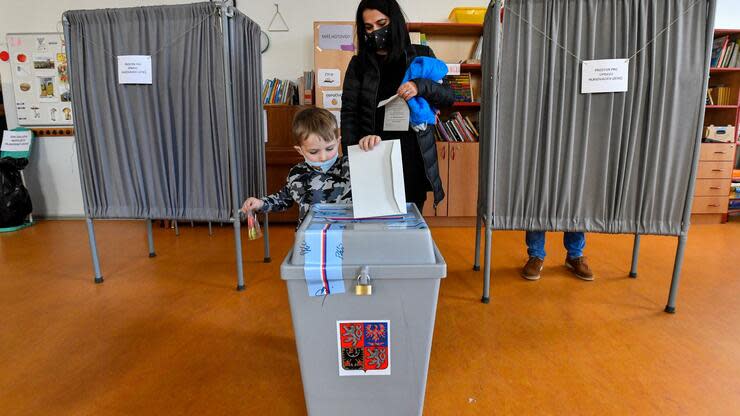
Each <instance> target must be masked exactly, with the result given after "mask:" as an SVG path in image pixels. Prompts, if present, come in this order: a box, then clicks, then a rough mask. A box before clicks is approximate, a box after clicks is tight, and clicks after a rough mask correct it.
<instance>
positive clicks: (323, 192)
mask: <svg viewBox="0 0 740 416" xmlns="http://www.w3.org/2000/svg"><path fill="white" fill-rule="evenodd" d="M293 136H294V137H295V140H296V143H295V144H296V145H295V146H294V148H295V150H296V151H297V152H298V153H300V154H301V156H303V157H304V158H305V161H304V162H301V163H299V164H297V165H295V166H293V167H292V168H291V169H290V173H288V183H286V184H285V186H284V187H283V188H282V189H281V190H280V191H278V192H277V193H274V194H272V195H268V196H266V197H264V198H253V197H250V198H247V200H246V201H244V205H243V206H242V211H245V212H246V211H249V210H252V211H262V212H273V211H285V210H287V209H288V208H290V207H291V206H293V203H294V202H297V203H298V207H299V210H300V214H299V218H301V220H302V219H303V218H304V217H305V216H306V214H307V213H308V210H309V209H310V207H311V205H312V204H321V203H351V202H352V191H351V189H350V181H349V161H348V160H347V156H341V157H339V142H340V138H339V137H337V122H336V119H335V118H334V115H333V114H332V113H330V112H328V111H327V110H324V109H323V108H307V109H305V110H301V111H300V112H298V113H297V114H296V115H295V117H294V118H293ZM299 222H300V221H299Z"/></svg>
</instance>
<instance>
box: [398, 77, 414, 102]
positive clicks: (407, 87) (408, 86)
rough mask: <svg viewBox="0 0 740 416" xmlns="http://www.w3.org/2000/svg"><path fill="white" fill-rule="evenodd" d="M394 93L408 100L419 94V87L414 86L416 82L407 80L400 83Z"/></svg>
mask: <svg viewBox="0 0 740 416" xmlns="http://www.w3.org/2000/svg"><path fill="white" fill-rule="evenodd" d="M396 94H398V95H399V96H400V97H401V98H403V99H404V100H406V101H408V100H410V99H412V98H414V97H416V95H417V94H419V89H418V88H417V87H416V83H415V82H414V81H409V82H406V83H403V84H401V86H400V87H398V91H397V92H396Z"/></svg>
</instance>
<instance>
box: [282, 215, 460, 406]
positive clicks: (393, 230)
mask: <svg viewBox="0 0 740 416" xmlns="http://www.w3.org/2000/svg"><path fill="white" fill-rule="evenodd" d="M353 217H354V214H353V212H352V206H351V205H344V204H319V205H314V206H313V207H312V209H311V212H310V213H309V214H308V215H307V216H306V219H305V220H304V221H303V223H302V224H301V226H300V227H299V229H298V230H297V232H296V236H295V242H294V245H293V248H292V250H291V251H290V252H289V253H288V255H287V256H286V257H285V260H284V261H283V263H282V265H281V268H280V272H281V275H282V279H283V280H285V283H286V285H287V288H288V296H289V299H290V310H291V315H292V318H293V329H294V331H295V337H296V347H297V350H298V358H299V361H300V367H301V377H302V380H303V391H304V395H305V399H306V407H307V409H308V414H309V415H320V416H327V415H337V416H338V415H349V414H351V415H378V414H380V415H421V414H422V409H423V404H424V393H425V390H426V379H427V371H428V368H429V355H430V352H431V346H432V334H433V332H434V319H435V315H436V309H437V297H438V293H439V284H440V280H441V279H442V278H444V277H445V276H446V274H447V265H446V263H445V261H444V259H443V258H442V255H441V254H440V252H439V250H438V249H437V247H436V245H435V244H434V241H433V240H432V236H431V233H430V231H429V228H428V227H427V224H426V222H425V221H424V219H423V217H422V216H421V213H420V212H419V210H418V209H417V208H416V206H414V205H413V204H408V205H407V214H401V215H394V216H386V217H377V218H367V219H354V218H353Z"/></svg>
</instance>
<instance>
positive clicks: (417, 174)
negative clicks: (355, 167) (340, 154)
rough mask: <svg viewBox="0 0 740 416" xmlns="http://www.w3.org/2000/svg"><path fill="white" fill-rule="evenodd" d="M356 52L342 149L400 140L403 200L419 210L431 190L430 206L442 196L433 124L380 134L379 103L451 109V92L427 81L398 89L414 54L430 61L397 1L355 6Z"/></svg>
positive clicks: (345, 96)
mask: <svg viewBox="0 0 740 416" xmlns="http://www.w3.org/2000/svg"><path fill="white" fill-rule="evenodd" d="M356 24H357V39H358V44H359V48H358V52H357V55H355V56H353V57H352V60H351V61H350V63H349V66H348V67H347V73H346V75H345V76H344V90H343V92H342V146H343V150H344V154H347V146H351V145H355V144H359V145H360V148H361V149H363V150H369V149H372V148H373V147H374V146H375V145H376V144H378V143H379V142H380V140H393V139H398V140H400V141H401V155H402V160H403V178H404V183H405V187H406V201H407V202H413V203H415V204H416V206H417V207H418V208H419V210H421V209H422V208H423V207H424V202H425V201H426V198H427V196H426V195H427V191H434V206H435V207H436V206H437V204H438V203H439V202H440V201H442V199H443V198H444V190H443V189H442V181H441V180H440V178H439V166H438V165H437V147H436V146H435V144H434V126H433V125H427V126H426V128H425V129H423V130H421V131H418V132H417V131H415V130H414V129H412V128H409V129H408V130H407V131H383V118H384V115H385V108H384V107H381V108H378V102H380V101H382V100H384V99H386V98H388V97H391V96H392V95H394V94H398V95H400V96H401V97H403V98H404V99H405V100H407V101H408V100H410V99H411V98H413V97H416V96H419V97H422V98H425V99H426V100H427V101H428V102H429V104H430V105H431V106H432V107H435V108H441V107H448V106H450V105H452V103H453V101H454V98H453V94H452V90H451V89H450V88H449V87H448V86H445V85H442V84H437V83H435V82H432V81H430V80H428V79H413V80H411V81H409V82H406V83H404V84H403V85H401V82H402V81H403V77H404V75H405V73H406V69H407V68H408V66H409V64H411V62H412V61H413V60H414V58H416V57H417V56H428V57H434V53H433V52H432V50H431V49H430V48H429V47H427V46H421V45H412V44H411V41H410V39H409V32H408V28H407V27H406V20H405V19H404V17H403V12H402V11H401V7H400V6H399V5H398V3H397V2H396V0H362V1H361V2H360V5H359V6H358V7H357V16H356Z"/></svg>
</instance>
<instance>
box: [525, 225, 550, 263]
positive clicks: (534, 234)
mask: <svg viewBox="0 0 740 416" xmlns="http://www.w3.org/2000/svg"><path fill="white" fill-rule="evenodd" d="M526 240H527V254H529V257H537V258H538V259H540V260H544V259H545V232H544V231H527V236H526Z"/></svg>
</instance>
